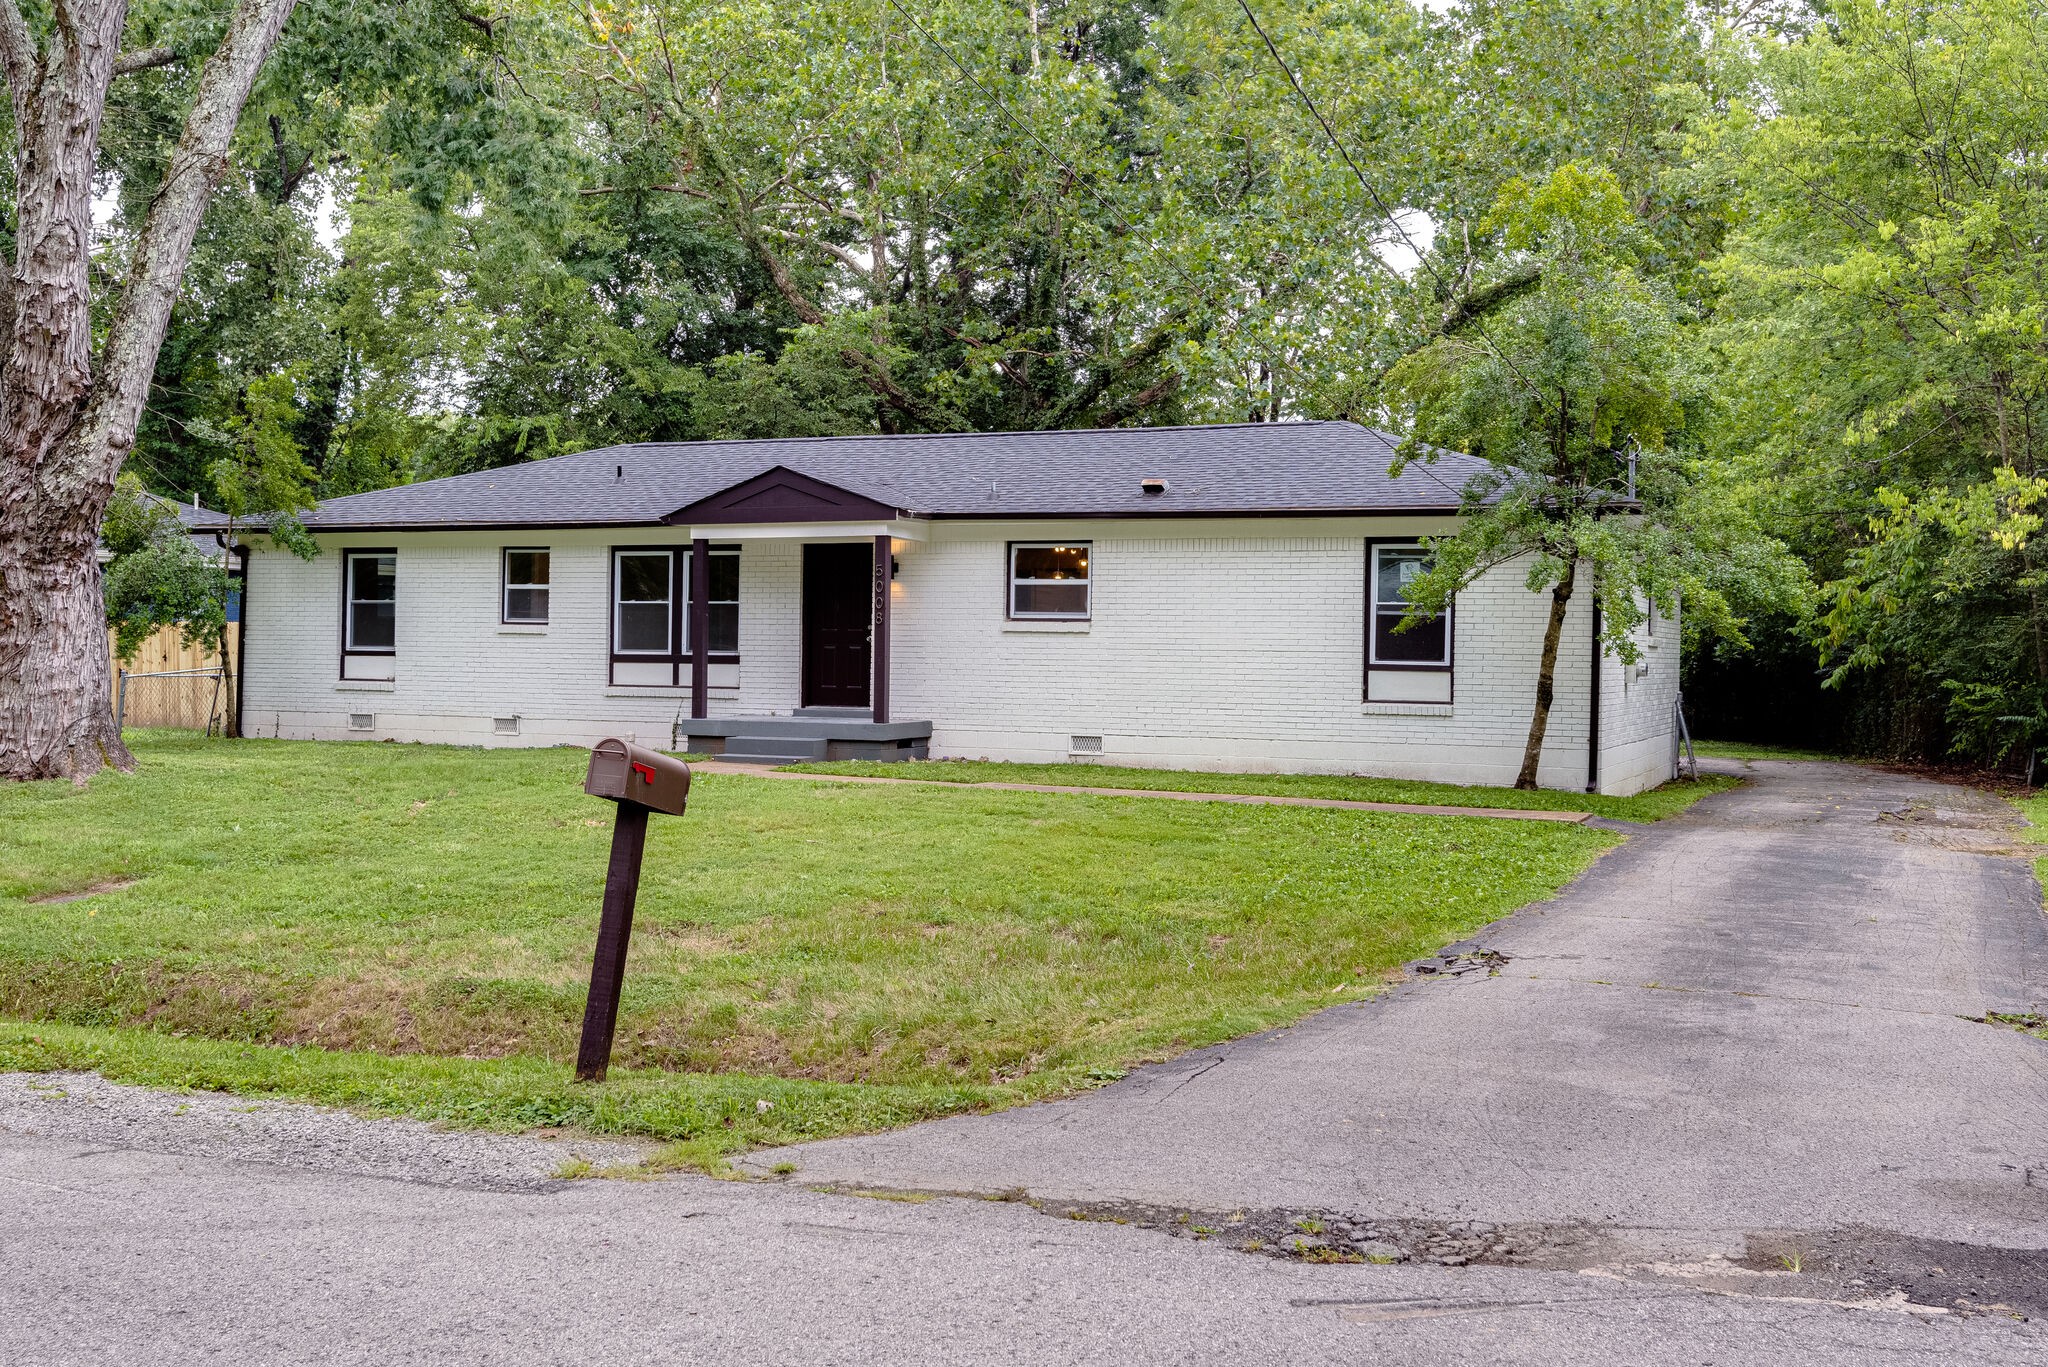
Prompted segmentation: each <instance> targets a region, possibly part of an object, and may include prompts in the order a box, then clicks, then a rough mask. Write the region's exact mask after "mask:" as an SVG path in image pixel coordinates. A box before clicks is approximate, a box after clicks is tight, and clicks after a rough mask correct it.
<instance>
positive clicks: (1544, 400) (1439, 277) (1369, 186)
mask: <svg viewBox="0 0 2048 1367" xmlns="http://www.w3.org/2000/svg"><path fill="white" fill-rule="evenodd" d="M889 2H890V3H891V4H894V3H895V2H896V0H889ZM1237 7H1238V8H1239V9H1241V10H1243V11H1244V17H1245V18H1246V19H1248V20H1250V21H1251V26H1252V31H1253V32H1254V33H1256V34H1258V35H1259V38H1260V40H1261V41H1262V42H1264V43H1265V45H1266V51H1268V52H1270V53H1272V54H1273V61H1274V62H1275V63H1276V64H1277V65H1278V66H1279V68H1280V70H1281V71H1282V72H1284V73H1285V74H1286V76H1287V83H1288V84H1289V85H1291V86H1293V87H1294V93H1295V95H1296V96H1298V97H1299V98H1300V100H1301V102H1302V104H1303V105H1305V106H1306V107H1307V108H1308V112H1309V113H1310V114H1312V115H1314V116H1315V121H1316V122H1317V123H1318V124H1319V125H1321V126H1322V130H1323V136H1324V137H1326V138H1328V139H1329V140H1330V146H1331V147H1332V148H1334V149H1335V150H1336V153H1337V155H1338V156H1340V157H1342V158H1343V159H1344V164H1345V165H1346V166H1348V167H1350V168H1351V174H1352V175H1353V176H1354V177H1356V178H1357V180H1358V183H1359V185H1360V186H1361V187H1363V188H1364V190H1365V194H1366V198H1368V199H1370V200H1371V201H1372V204H1373V208H1375V209H1377V210H1378V211H1379V213H1380V217H1382V218H1384V219H1386V221H1387V224H1388V226H1390V227H1391V228H1393V230H1394V231H1395V233H1397V234H1398V235H1399V236H1400V238H1401V241H1402V243H1403V244H1404V245H1405V246H1406V247H1407V248H1408V250H1409V251H1411V252H1414V253H1415V260H1416V263H1417V264H1418V265H1420V266H1421V267H1422V268H1423V269H1424V270H1426V271H1428V272H1429V275H1430V278H1431V279H1432V280H1434V281H1436V283H1437V286H1438V288H1440V289H1442V290H1443V291H1444V293H1445V294H1446V295H1451V294H1453V290H1452V288H1451V283H1450V281H1448V280H1446V279H1444V276H1443V273H1442V272H1441V271H1439V270H1438V269H1437V268H1436V267H1435V265H1433V264H1432V263H1431V262H1430V259H1429V257H1428V256H1427V255H1425V254H1424V253H1423V252H1421V251H1420V250H1418V249H1417V248H1416V246H1415V240H1414V239H1413V238H1411V237H1409V236H1408V230H1407V229H1406V228H1404V227H1403V226H1401V220H1400V219H1399V218H1398V217H1397V216H1396V215H1395V213H1394V211H1393V210H1392V209H1389V208H1388V207H1387V202H1386V201H1385V200H1384V199H1381V198H1380V192H1379V191H1378V190H1377V189H1375V188H1374V187H1373V183H1372V182H1371V181H1370V180H1368V179H1366V176H1365V172H1363V171H1361V170H1359V169H1358V163H1357V162H1355V161H1353V160H1352V159H1351V153H1350V151H1349V150H1347V149H1346V148H1345V146H1344V142H1343V140H1342V139H1341V138H1339V137H1338V136H1337V130H1336V129H1334V128H1332V127H1330V121H1329V120H1328V119H1326V118H1324V117H1323V111H1322V110H1321V109H1318V108H1317V107H1316V102H1315V101H1314V100H1312V99H1310V98H1309V93H1308V91H1307V90H1305V89H1303V88H1302V84H1301V78H1300V77H1298V76H1296V75H1295V74H1294V68H1293V67H1291V66H1289V65H1288V64H1287V59H1286V58H1285V57H1283V56H1281V55H1280V46H1279V44H1277V43H1275V42H1274V41H1273V37H1272V35H1271V34H1269V33H1267V32H1266V27H1265V25H1263V24H1261V23H1260V22H1259V16H1258V15H1256V14H1254V13H1252V7H1251V3H1250V0H1237ZM1472 330H1473V331H1474V332H1476V333H1478V334H1479V339H1480V340H1481V341H1483V342H1485V343H1486V346H1487V349H1488V350H1490V351H1491V352H1492V353H1493V354H1494V356H1495V357H1496V358H1497V359H1498V360H1499V361H1500V362H1501V363H1502V364H1504V365H1505V366H1507V368H1508V369H1509V370H1512V371H1513V372H1514V373H1515V378H1516V379H1518V380H1520V381H1521V382H1522V383H1523V385H1524V386H1526V387H1527V388H1528V390H1529V392H1530V393H1531V394H1533V395H1535V396H1536V402H1537V404H1538V405H1540V406H1544V407H1548V406H1549V398H1548V396H1546V395H1545V394H1544V392H1543V390H1542V388H1541V387H1540V386H1538V385H1536V384H1534V383H1532V382H1531V381H1530V379H1529V377H1528V376H1527V375H1524V374H1523V373H1522V368H1521V367H1520V366H1518V365H1516V364H1515V362H1514V358H1513V357H1511V356H1509V355H1508V354H1507V353H1506V352H1505V351H1503V350H1501V348H1500V345H1499V344H1498V343H1496V342H1495V341H1494V340H1493V338H1492V337H1491V336H1490V335H1488V333H1487V331H1486V325H1485V324H1484V323H1482V322H1480V321H1479V319H1477V318H1474V319H1472Z"/></svg>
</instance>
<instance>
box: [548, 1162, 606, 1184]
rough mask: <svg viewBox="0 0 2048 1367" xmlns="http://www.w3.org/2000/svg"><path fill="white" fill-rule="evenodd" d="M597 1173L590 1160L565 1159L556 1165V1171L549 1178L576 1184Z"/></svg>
mask: <svg viewBox="0 0 2048 1367" xmlns="http://www.w3.org/2000/svg"><path fill="white" fill-rule="evenodd" d="M596 1171H597V1169H596V1168H595V1167H593V1166H591V1162H590V1160H589V1159H588V1158H564V1159H563V1160H562V1161H561V1162H559V1163H557V1164H555V1170H554V1171H553V1172H551V1173H549V1174H548V1176H550V1177H553V1178H555V1179H556V1180H558V1181H562V1182H574V1181H577V1180H579V1179H580V1178H584V1177H588V1176H590V1175H591V1174H592V1173H594V1172H596Z"/></svg>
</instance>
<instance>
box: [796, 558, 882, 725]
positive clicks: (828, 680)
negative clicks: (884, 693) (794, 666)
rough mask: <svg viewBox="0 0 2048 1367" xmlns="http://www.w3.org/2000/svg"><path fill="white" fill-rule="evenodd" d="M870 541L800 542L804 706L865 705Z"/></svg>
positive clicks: (871, 577)
mask: <svg viewBox="0 0 2048 1367" xmlns="http://www.w3.org/2000/svg"><path fill="white" fill-rule="evenodd" d="M874 577H875V549H874V547H872V546H864V545H860V544H853V545H830V544H827V545H815V546H805V547H804V706H805V707H866V706H867V705H868V667H869V662H870V660H869V653H868V643H869V641H870V639H871V636H870V634H869V617H870V614H871V610H872V605H873V602H874Z"/></svg>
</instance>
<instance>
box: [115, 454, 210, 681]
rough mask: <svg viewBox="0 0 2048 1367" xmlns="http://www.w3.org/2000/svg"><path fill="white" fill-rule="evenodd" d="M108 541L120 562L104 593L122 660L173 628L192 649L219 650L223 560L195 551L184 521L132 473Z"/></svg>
mask: <svg viewBox="0 0 2048 1367" xmlns="http://www.w3.org/2000/svg"><path fill="white" fill-rule="evenodd" d="M101 541H102V543H103V544H104V545H105V546H106V548H107V550H108V551H110V552H111V553H112V555H113V559H112V560H110V561H109V562H108V564H107V567H106V571H105V577H104V580H103V588H104V593H105V598H106V604H107V625H109V626H111V627H112V628H113V629H114V653H115V654H116V655H117V656H119V657H120V658H122V659H124V660H125V659H130V658H132V657H133V656H134V654H135V652H136V650H137V649H139V648H140V647H141V645H142V643H143V642H144V641H145V640H147V639H148V638H149V637H150V636H152V635H154V634H155V633H156V632H157V631H158V630H159V629H161V628H163V627H167V626H175V627H177V628H178V630H179V634H180V635H181V637H182V638H183V640H184V642H185V644H186V645H188V646H199V647H202V648H203V649H205V650H206V651H207V652H208V653H213V652H217V651H218V650H219V649H220V643H221V635H222V633H223V632H224V631H225V630H226V629H227V591H228V580H227V573H226V570H225V569H224V568H223V566H222V564H221V562H220V557H217V556H215V557H209V556H207V555H206V554H205V553H203V552H202V551H200V550H199V548H198V547H197V546H195V545H193V543H192V538H191V536H190V535H189V534H188V533H187V531H186V528H185V525H184V524H183V523H182V522H180V521H179V520H178V515H177V514H176V513H175V512H173V511H172V510H171V508H170V507H169V505H167V504H166V503H165V502H164V500H163V499H162V498H160V497H158V496H157V495H155V494H152V493H150V492H148V491H147V490H145V489H144V488H143V487H142V482H141V481H140V480H138V479H136V478H135V476H134V475H132V474H129V475H123V476H122V477H121V479H120V481H119V483H117V484H116V485H115V488H114V496H113V499H112V500H111V501H110V502H109V504H108V505H107V516H106V520H105V522H104V524H103V526H102V531H101Z"/></svg>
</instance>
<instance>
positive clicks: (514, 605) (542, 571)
mask: <svg viewBox="0 0 2048 1367" xmlns="http://www.w3.org/2000/svg"><path fill="white" fill-rule="evenodd" d="M504 580H505V597H504V601H503V603H501V604H500V606H499V619H500V620H501V621H505V622H512V623H525V624H530V625H539V624H542V623H545V622H546V621H547V620H548V553H547V552H546V551H544V550H538V551H536V550H510V549H508V550H507V551H506V552H505V574H504Z"/></svg>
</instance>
